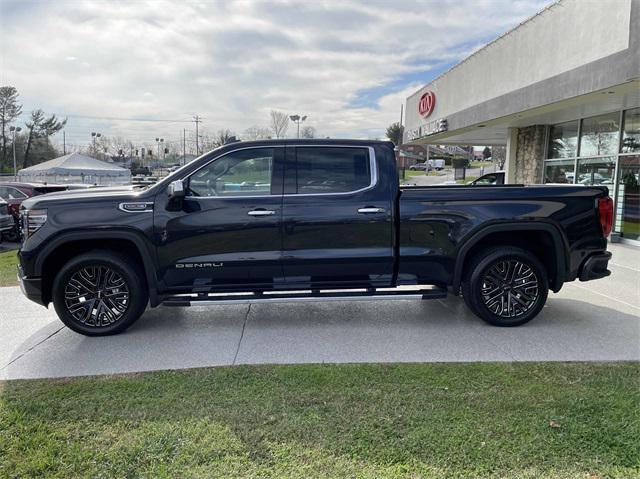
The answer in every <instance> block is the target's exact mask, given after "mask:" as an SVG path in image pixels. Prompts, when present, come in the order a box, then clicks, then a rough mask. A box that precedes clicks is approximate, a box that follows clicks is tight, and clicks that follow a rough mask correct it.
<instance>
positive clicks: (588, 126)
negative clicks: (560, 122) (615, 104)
mask: <svg viewBox="0 0 640 479" xmlns="http://www.w3.org/2000/svg"><path fill="white" fill-rule="evenodd" d="M619 135H620V112H617V111H616V112H614V113H607V114H606V115H599V116H592V117H591V118H585V119H584V120H582V129H581V130H580V152H579V153H578V154H579V155H580V156H599V155H615V154H616V153H618V138H619Z"/></svg>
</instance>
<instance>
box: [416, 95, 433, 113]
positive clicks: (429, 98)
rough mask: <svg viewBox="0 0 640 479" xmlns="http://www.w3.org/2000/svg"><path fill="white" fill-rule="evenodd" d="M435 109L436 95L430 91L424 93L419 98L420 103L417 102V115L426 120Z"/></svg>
mask: <svg viewBox="0 0 640 479" xmlns="http://www.w3.org/2000/svg"><path fill="white" fill-rule="evenodd" d="M435 107H436V94H435V93H433V92H432V91H427V92H424V93H423V94H422V96H421V97H420V102H418V113H420V116H423V117H425V118H427V117H428V116H429V115H431V113H433V109H434V108H435Z"/></svg>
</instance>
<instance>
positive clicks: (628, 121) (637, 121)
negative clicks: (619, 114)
mask: <svg viewBox="0 0 640 479" xmlns="http://www.w3.org/2000/svg"><path fill="white" fill-rule="evenodd" d="M638 152H640V108H634V109H633V110H627V111H625V112H624V128H623V130H622V146H621V148H620V153H638Z"/></svg>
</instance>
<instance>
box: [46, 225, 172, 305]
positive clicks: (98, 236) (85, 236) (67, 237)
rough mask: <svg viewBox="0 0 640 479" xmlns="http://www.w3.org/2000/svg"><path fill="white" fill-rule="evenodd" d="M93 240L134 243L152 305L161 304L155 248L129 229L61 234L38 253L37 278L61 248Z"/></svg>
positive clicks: (140, 235) (139, 234)
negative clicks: (54, 252)
mask: <svg viewBox="0 0 640 479" xmlns="http://www.w3.org/2000/svg"><path fill="white" fill-rule="evenodd" d="M91 240H126V241H130V242H131V243H133V245H134V246H135V247H136V249H137V250H138V253H140V257H141V258H142V265H143V267H144V273H145V277H146V279H147V287H148V289H149V301H150V304H151V306H152V307H153V306H157V305H158V304H159V301H158V291H157V277H156V268H155V266H154V265H155V261H154V256H155V254H154V249H153V246H152V245H150V244H149V242H148V240H146V239H145V238H144V237H143V235H142V234H141V233H138V232H135V231H131V230H127V229H100V230H90V231H86V230H85V231H71V232H65V233H61V234H60V235H58V236H56V237H55V238H52V239H51V240H50V241H48V242H47V243H46V245H45V246H44V247H43V248H42V250H41V251H40V252H39V253H38V255H37V258H36V262H35V265H34V270H35V274H36V275H37V276H42V273H43V271H42V270H43V265H44V262H45V261H46V259H47V258H48V257H49V255H50V254H51V253H52V252H53V251H55V250H56V249H57V248H59V247H60V246H62V245H64V244H65V243H69V242H72V241H91Z"/></svg>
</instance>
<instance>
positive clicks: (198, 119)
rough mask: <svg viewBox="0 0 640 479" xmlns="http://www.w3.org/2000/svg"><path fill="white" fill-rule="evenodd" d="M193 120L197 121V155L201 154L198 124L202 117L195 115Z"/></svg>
mask: <svg viewBox="0 0 640 479" xmlns="http://www.w3.org/2000/svg"><path fill="white" fill-rule="evenodd" d="M193 121H195V122H196V156H200V145H199V143H198V124H199V123H200V122H201V121H202V119H201V118H200V117H199V116H198V115H196V116H194V117H193Z"/></svg>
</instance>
